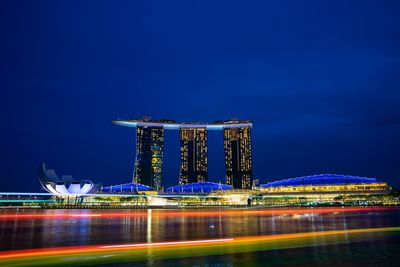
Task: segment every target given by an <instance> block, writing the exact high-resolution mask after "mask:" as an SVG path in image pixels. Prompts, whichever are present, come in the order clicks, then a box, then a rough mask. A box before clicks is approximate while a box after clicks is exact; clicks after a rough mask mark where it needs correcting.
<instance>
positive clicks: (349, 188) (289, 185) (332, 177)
mask: <svg viewBox="0 0 400 267" xmlns="http://www.w3.org/2000/svg"><path fill="white" fill-rule="evenodd" d="M257 189H258V190H260V191H262V192H264V193H268V194H287V195H298V194H302V195H312V194H317V195H320V194H332V195H336V196H337V195H340V194H382V193H387V192H388V191H389V190H390V187H389V186H388V184H387V183H384V182H380V181H378V180H377V179H376V178H367V177H359V176H350V175H338V174H319V175H312V176H304V177H297V178H290V179H285V180H279V181H275V182H269V183H267V184H261V185H259V187H258V188H257Z"/></svg>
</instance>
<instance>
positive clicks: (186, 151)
mask: <svg viewBox="0 0 400 267" xmlns="http://www.w3.org/2000/svg"><path fill="white" fill-rule="evenodd" d="M179 136H180V152H181V153H180V154H181V165H180V175H179V183H180V184H187V183H195V182H205V181H207V180H208V159H207V129H206V128H181V129H180V130H179Z"/></svg>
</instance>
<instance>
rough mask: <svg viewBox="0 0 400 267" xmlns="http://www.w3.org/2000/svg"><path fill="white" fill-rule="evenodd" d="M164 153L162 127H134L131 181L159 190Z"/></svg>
mask: <svg viewBox="0 0 400 267" xmlns="http://www.w3.org/2000/svg"><path fill="white" fill-rule="evenodd" d="M163 153H164V128H163V127H154V126H138V127H137V128H136V160H135V171H134V177H133V182H134V183H141V184H144V185H149V186H152V187H154V188H155V189H156V190H160V189H161V186H162V165H163Z"/></svg>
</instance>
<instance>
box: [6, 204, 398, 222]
mask: <svg viewBox="0 0 400 267" xmlns="http://www.w3.org/2000/svg"><path fill="white" fill-rule="evenodd" d="M398 209H399V208H394V207H390V208H385V207H369V208H362V207H356V208H298V209H260V210H258V209H255V210H245V209H243V210H207V211H176V210H152V211H151V213H149V212H148V211H139V212H96V213H92V212H88V213H73V212H72V213H71V212H62V213H60V212H56V213H47V214H34V213H27V214H24V213H13V214H9V213H4V214H0V220H47V219H73V218H76V219H86V218H89V219H90V218H130V217H133V218H135V217H148V216H152V217H215V216H268V215H271V216H272V215H288V214H310V213H312V214H325V213H336V212H346V213H347V212H373V211H388V210H398Z"/></svg>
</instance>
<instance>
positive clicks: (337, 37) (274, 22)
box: [0, 0, 400, 192]
mask: <svg viewBox="0 0 400 267" xmlns="http://www.w3.org/2000/svg"><path fill="white" fill-rule="evenodd" d="M270 2H272V3H270ZM399 14H400V1H397V0H393V1H366V0H360V1H349V0H345V1H320V0H317V1H297V0H294V1H187V0H184V1H16V0H11V1H0V37H1V38H0V89H1V93H0V111H1V118H2V119H1V120H2V121H1V131H0V144H1V149H0V151H1V152H0V156H1V159H0V160H1V161H0V162H1V177H0V178H1V184H0V191H3V192H4V191H28V192H40V191H41V188H40V185H39V182H38V180H37V169H38V165H39V163H40V162H42V161H45V162H46V163H47V166H48V167H50V168H54V169H55V170H56V171H57V173H58V174H59V175H61V174H70V175H73V176H74V177H75V178H79V179H92V180H94V181H96V182H102V183H103V184H104V185H109V184H118V183H125V182H130V181H131V179H132V172H133V162H134V158H135V130H134V128H125V127H120V126H116V125H114V124H112V123H111V120H112V119H115V118H139V117H142V116H152V118H153V119H164V118H166V119H173V120H177V121H205V122H210V121H214V120H224V119H230V118H240V119H250V120H253V122H254V128H253V130H252V137H253V167H254V178H256V179H257V178H258V179H260V180H262V181H272V180H277V179H282V178H290V177H296V176H304V175H312V174H319V173H337V174H350V175H359V176H367V177H377V178H380V179H381V180H383V181H387V182H389V183H391V185H392V186H394V187H399V178H400V156H399V153H400V105H399V103H400V15H399ZM209 162H210V166H209V177H210V180H211V181H222V182H224V179H225V178H224V163H223V140H222V133H221V132H210V133H209ZM178 179H179V140H178V132H176V131H170V132H167V133H166V136H165V165H164V180H165V181H164V185H165V186H169V185H173V184H176V183H177V182H178Z"/></svg>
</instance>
